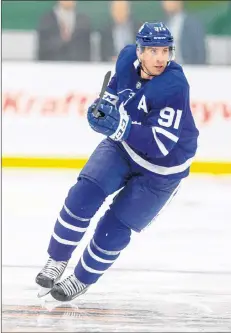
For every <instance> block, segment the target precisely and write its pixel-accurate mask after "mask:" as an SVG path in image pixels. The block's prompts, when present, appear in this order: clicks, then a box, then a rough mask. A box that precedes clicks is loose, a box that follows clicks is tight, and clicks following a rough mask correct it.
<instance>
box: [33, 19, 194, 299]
mask: <svg viewBox="0 0 231 333" xmlns="http://www.w3.org/2000/svg"><path fill="white" fill-rule="evenodd" d="M173 58H174V41H173V37H172V35H171V33H170V31H169V30H168V28H167V27H166V26H165V25H164V24H163V23H161V22H160V23H144V24H143V25H142V27H141V28H140V30H139V32H138V33H137V36H136V45H128V46H126V47H125V48H124V49H123V50H122V51H121V53H120V55H119V57H118V60H117V63H116V70H115V75H114V76H113V77H112V79H111V81H110V83H109V85H108V87H107V90H106V93H105V95H104V98H103V101H102V103H101V104H100V107H99V111H100V114H101V116H100V117H96V116H94V114H93V112H92V111H93V109H94V107H95V104H93V105H91V106H90V107H89V109H88V115H87V118H88V122H89V124H90V126H91V128H92V129H93V130H94V131H96V132H99V133H102V134H104V135H105V136H106V138H105V139H104V140H103V141H102V142H101V143H100V144H99V146H98V147H97V148H96V149H95V151H94V152H93V154H92V155H91V157H90V158H89V160H88V162H87V163H86V165H85V167H84V168H83V169H82V171H81V173H80V174H79V177H78V180H77V182H76V184H75V185H74V186H73V187H72V188H71V189H70V190H69V192H68V195H67V197H66V199H65V202H64V205H63V207H62V209H61V211H60V214H59V216H58V218H57V221H56V223H55V227H54V232H53V234H52V236H51V240H50V244H49V247H48V255H49V259H48V261H47V263H46V265H45V267H44V268H43V269H42V270H41V272H40V273H39V274H38V275H37V277H36V282H37V284H38V285H39V286H41V287H44V288H46V292H47V293H48V292H50V293H51V295H52V296H53V298H55V299H56V300H59V301H70V300H72V299H74V298H75V297H77V296H79V295H81V294H83V293H85V292H86V291H87V289H88V288H89V287H90V286H91V285H92V284H93V283H96V282H97V280H98V279H99V278H100V277H101V276H102V275H103V274H104V273H105V272H106V271H107V269H108V268H109V267H110V266H111V265H112V264H113V263H114V262H115V260H116V259H117V258H118V257H119V255H120V253H121V251H122V250H123V249H124V248H125V247H126V246H128V244H129V242H130V237H131V233H132V231H136V232H140V231H142V230H143V229H144V228H145V227H147V226H148V225H149V224H150V223H151V221H152V220H154V219H155V218H156V216H157V215H158V214H159V213H160V211H161V210H162V208H163V207H164V206H165V205H166V204H167V203H168V202H169V201H170V200H171V198H172V197H173V196H174V195H175V194H176V192H177V190H178V187H179V184H180V182H181V180H182V178H184V177H186V176H188V174H189V169H190V165H191V163H192V160H193V158H194V156H195V153H196V150H197V138H198V130H197V128H196V126H195V123H194V120H193V116H192V113H191V110H190V100H189V84H188V82H187V79H186V77H185V75H184V73H183V70H182V67H181V66H180V65H178V64H177V63H176V62H174V61H173ZM118 190H120V191H119V192H118V194H117V195H116V196H115V197H114V200H113V202H112V204H111V206H110V208H109V209H108V210H107V211H106V213H105V214H104V216H103V217H102V218H101V219H100V221H99V223H98V224H97V227H96V230H95V233H94V235H93V238H92V239H91V241H90V242H89V244H88V246H87V247H86V248H85V250H84V252H83V254H82V256H81V259H80V260H79V262H78V263H77V265H76V267H75V270H74V273H73V274H72V275H70V276H68V277H67V278H66V279H64V280H63V281H61V282H57V281H58V280H59V279H60V277H61V275H62V274H63V272H64V270H65V268H66V266H67V263H68V261H69V259H70V258H71V255H72V253H73V251H74V250H75V248H76V247H77V246H78V244H79V242H80V241H81V239H82V237H83V235H84V233H85V231H86V230H87V228H88V226H89V223H90V220H91V219H92V217H93V216H94V215H95V213H96V212H97V210H98V209H99V208H100V206H101V205H102V204H103V202H104V200H105V199H106V197H107V196H109V195H110V194H113V193H115V192H116V191H118Z"/></svg>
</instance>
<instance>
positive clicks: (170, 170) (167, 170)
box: [121, 141, 194, 175]
mask: <svg viewBox="0 0 231 333" xmlns="http://www.w3.org/2000/svg"><path fill="white" fill-rule="evenodd" d="M121 143H122V145H123V147H124V149H125V150H126V152H127V153H128V155H129V156H130V157H131V158H132V159H133V161H134V162H136V163H137V164H139V165H140V166H141V167H143V168H145V169H147V170H149V171H151V172H154V173H157V174H159V175H172V174H175V173H179V172H183V171H185V170H187V169H188V167H189V166H190V165H191V163H192V161H193V159H194V157H191V158H189V159H188V160H187V161H185V162H184V163H183V164H180V165H175V166H172V167H164V166H160V165H156V164H153V163H150V162H148V161H146V160H145V159H143V158H142V157H141V156H139V155H138V154H137V153H136V152H135V151H134V150H132V149H131V148H130V147H129V146H128V144H127V143H126V142H124V141H123V142H121Z"/></svg>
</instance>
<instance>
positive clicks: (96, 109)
mask: <svg viewBox="0 0 231 333" xmlns="http://www.w3.org/2000/svg"><path fill="white" fill-rule="evenodd" d="M110 77H111V71H108V72H107V73H106V74H105V76H104V80H103V85H102V88H101V91H100V94H99V101H98V103H97V104H96V107H95V108H94V110H93V112H92V113H93V115H94V116H95V117H96V118H99V117H100V116H101V115H102V113H101V112H100V111H98V108H99V105H100V103H101V101H102V98H103V95H104V93H105V91H106V88H107V85H108V83H109V80H110Z"/></svg>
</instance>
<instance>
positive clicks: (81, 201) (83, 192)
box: [65, 177, 105, 218]
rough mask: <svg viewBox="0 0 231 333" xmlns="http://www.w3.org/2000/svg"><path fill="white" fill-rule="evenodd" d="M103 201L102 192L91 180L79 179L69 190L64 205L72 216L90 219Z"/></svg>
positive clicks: (103, 195)
mask: <svg viewBox="0 0 231 333" xmlns="http://www.w3.org/2000/svg"><path fill="white" fill-rule="evenodd" d="M104 200H105V194H104V192H103V190H102V189H101V188H100V187H99V186H98V185H96V184H95V183H94V182H92V181H91V180H89V179H86V178H84V177H81V178H79V179H78V181H77V183H76V184H75V185H74V186H72V187H71V188H70V190H69V192H68V195H67V198H66V200H65V205H66V207H67V208H68V209H69V210H70V211H71V213H73V214H74V215H77V216H80V217H84V218H91V217H92V216H94V214H95V213H96V212H97V210H98V209H99V208H100V206H101V205H102V203H103V202H104Z"/></svg>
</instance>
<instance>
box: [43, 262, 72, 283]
mask: <svg viewBox="0 0 231 333" xmlns="http://www.w3.org/2000/svg"><path fill="white" fill-rule="evenodd" d="M66 265H67V262H66V261H55V260H53V259H51V258H49V259H48V261H47V263H46V265H45V267H44V268H43V270H42V272H41V273H42V274H43V275H46V276H47V277H49V278H51V279H56V278H57V277H59V276H60V275H61V274H62V273H63V271H64V269H65V267H66Z"/></svg>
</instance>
